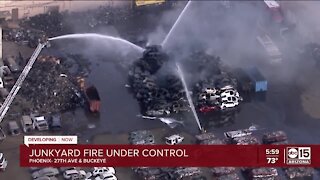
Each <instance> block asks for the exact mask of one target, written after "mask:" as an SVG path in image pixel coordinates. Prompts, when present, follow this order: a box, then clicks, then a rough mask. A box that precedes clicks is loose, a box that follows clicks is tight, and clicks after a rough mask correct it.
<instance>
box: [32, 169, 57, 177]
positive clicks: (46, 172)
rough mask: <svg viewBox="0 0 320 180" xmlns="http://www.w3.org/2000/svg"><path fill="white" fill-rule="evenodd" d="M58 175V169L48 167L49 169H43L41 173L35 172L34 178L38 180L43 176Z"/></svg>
mask: <svg viewBox="0 0 320 180" xmlns="http://www.w3.org/2000/svg"><path fill="white" fill-rule="evenodd" d="M58 174H59V170H58V169H57V168H52V167H48V168H43V169H40V170H39V171H35V172H33V173H32V178H33V179H37V178H40V177H43V176H56V175H58Z"/></svg>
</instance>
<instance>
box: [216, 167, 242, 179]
mask: <svg viewBox="0 0 320 180" xmlns="http://www.w3.org/2000/svg"><path fill="white" fill-rule="evenodd" d="M211 172H212V175H213V177H214V178H215V179H218V180H224V179H225V180H227V179H234V180H238V179H240V177H239V175H238V174H237V172H236V168H234V167H215V168H211Z"/></svg>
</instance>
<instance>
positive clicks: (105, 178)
mask: <svg viewBox="0 0 320 180" xmlns="http://www.w3.org/2000/svg"><path fill="white" fill-rule="evenodd" d="M94 180H117V177H116V176H115V175H114V174H112V173H103V174H100V176H98V177H96V178H95V179H94Z"/></svg>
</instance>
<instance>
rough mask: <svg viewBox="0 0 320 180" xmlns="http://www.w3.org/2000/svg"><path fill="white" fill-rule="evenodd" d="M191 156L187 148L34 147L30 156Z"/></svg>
mask: <svg viewBox="0 0 320 180" xmlns="http://www.w3.org/2000/svg"><path fill="white" fill-rule="evenodd" d="M81 156H83V157H189V155H188V154H187V153H186V150H185V149H143V150H139V149H83V150H79V149H63V150H61V149H33V150H32V151H31V154H30V155H29V157H81Z"/></svg>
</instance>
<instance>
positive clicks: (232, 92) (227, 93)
mask: <svg viewBox="0 0 320 180" xmlns="http://www.w3.org/2000/svg"><path fill="white" fill-rule="evenodd" d="M220 96H221V97H224V96H236V97H240V94H239V93H238V92H237V91H236V90H234V89H228V90H226V91H224V92H222V93H221V95H220Z"/></svg>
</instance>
